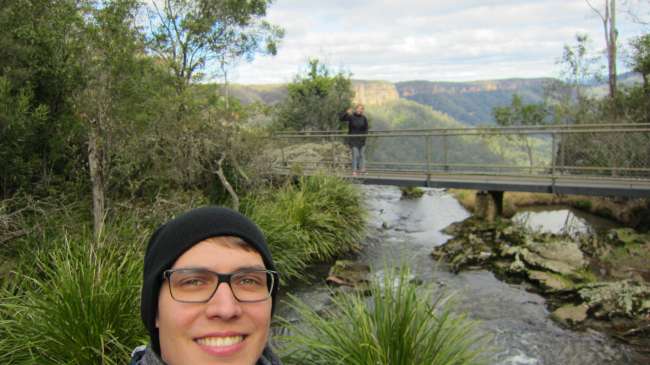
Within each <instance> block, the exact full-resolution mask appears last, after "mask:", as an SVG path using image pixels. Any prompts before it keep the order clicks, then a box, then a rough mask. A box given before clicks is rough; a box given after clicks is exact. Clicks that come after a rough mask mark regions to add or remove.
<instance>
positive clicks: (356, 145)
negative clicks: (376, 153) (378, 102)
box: [339, 104, 368, 176]
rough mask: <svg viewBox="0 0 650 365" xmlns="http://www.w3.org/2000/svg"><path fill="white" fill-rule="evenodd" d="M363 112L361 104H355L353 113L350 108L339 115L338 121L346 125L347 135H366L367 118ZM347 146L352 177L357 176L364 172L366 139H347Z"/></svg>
mask: <svg viewBox="0 0 650 365" xmlns="http://www.w3.org/2000/svg"><path fill="white" fill-rule="evenodd" d="M363 111H364V108H363V104H357V105H356V107H355V109H354V113H353V112H352V108H350V109H348V110H347V111H346V112H344V113H341V115H340V117H339V120H340V121H342V122H347V123H348V134H349V135H354V134H361V135H365V134H367V133H368V118H366V116H365V115H363ZM348 145H349V146H350V148H351V149H352V175H353V176H357V175H358V172H362V173H364V172H366V168H365V157H364V150H365V147H366V137H365V136H359V137H354V136H353V137H348Z"/></svg>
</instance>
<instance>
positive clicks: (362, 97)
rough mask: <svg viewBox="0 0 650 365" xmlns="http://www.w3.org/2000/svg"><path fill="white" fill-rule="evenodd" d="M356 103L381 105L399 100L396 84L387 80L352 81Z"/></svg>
mask: <svg viewBox="0 0 650 365" xmlns="http://www.w3.org/2000/svg"><path fill="white" fill-rule="evenodd" d="M352 87H353V88H354V103H361V104H365V105H381V104H384V103H386V102H390V101H395V100H399V98H400V96H399V93H398V92H397V88H396V87H395V84H392V83H390V82H385V81H352Z"/></svg>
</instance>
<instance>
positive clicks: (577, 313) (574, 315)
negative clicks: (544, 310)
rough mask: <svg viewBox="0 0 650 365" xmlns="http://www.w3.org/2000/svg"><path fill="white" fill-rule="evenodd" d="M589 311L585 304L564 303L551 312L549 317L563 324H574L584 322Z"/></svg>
mask: <svg viewBox="0 0 650 365" xmlns="http://www.w3.org/2000/svg"><path fill="white" fill-rule="evenodd" d="M588 312H589V306H587V305H586V304H584V303H583V304H579V305H571V304H568V305H564V306H562V307H560V308H558V309H556V310H555V311H553V313H551V318H553V319H554V320H556V321H558V322H560V323H563V324H565V325H576V324H580V323H582V322H584V321H585V320H586V319H587V317H588V316H589V315H588Z"/></svg>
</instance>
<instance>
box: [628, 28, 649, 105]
mask: <svg viewBox="0 0 650 365" xmlns="http://www.w3.org/2000/svg"><path fill="white" fill-rule="evenodd" d="M631 46H632V52H633V54H632V60H631V66H632V70H634V71H635V72H638V73H640V74H641V76H642V77H643V88H644V90H646V92H650V89H649V86H650V85H648V77H649V76H650V34H645V35H642V36H639V37H637V38H635V39H634V40H632V42H631Z"/></svg>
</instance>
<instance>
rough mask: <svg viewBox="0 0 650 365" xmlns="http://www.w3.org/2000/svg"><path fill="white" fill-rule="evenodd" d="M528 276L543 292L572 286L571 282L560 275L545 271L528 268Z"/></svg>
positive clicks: (556, 290) (561, 289)
mask: <svg viewBox="0 0 650 365" xmlns="http://www.w3.org/2000/svg"><path fill="white" fill-rule="evenodd" d="M528 278H529V279H530V280H531V281H533V282H535V283H537V284H538V285H539V286H540V287H541V288H542V290H544V291H545V292H551V293H553V292H558V291H563V290H568V289H571V288H573V283H572V282H571V281H570V280H568V279H566V278H563V277H562V276H560V275H557V274H552V273H549V272H545V271H537V270H529V271H528Z"/></svg>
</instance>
